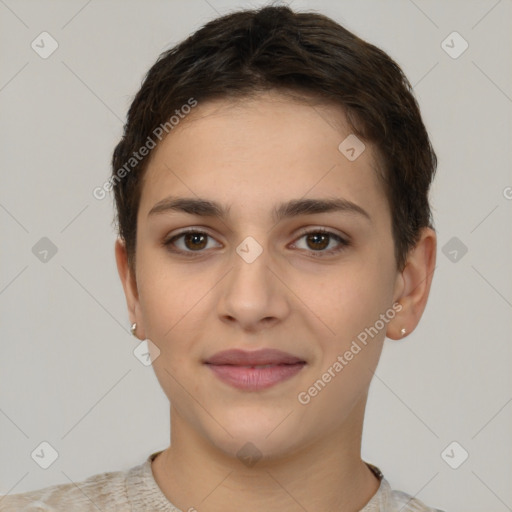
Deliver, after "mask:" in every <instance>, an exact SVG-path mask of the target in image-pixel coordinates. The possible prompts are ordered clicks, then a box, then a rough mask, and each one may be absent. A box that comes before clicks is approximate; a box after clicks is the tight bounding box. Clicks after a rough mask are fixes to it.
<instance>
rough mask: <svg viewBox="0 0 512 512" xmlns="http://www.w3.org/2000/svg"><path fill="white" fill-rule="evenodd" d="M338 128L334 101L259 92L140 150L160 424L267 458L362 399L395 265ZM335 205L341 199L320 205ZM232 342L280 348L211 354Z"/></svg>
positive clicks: (367, 155) (142, 292) (144, 304)
mask: <svg viewBox="0 0 512 512" xmlns="http://www.w3.org/2000/svg"><path fill="white" fill-rule="evenodd" d="M350 133H351V132H350V129H349V128H348V127H347V125H346V123H345V119H344V117H343V113H342V112H341V111H339V110H337V109H336V108H334V107H332V106H331V107H327V106H324V107H321V106H319V105H316V106H315V107H314V108H313V107H312V106H308V105H306V104H304V103H298V102H295V101H293V100H291V99H290V98H288V97H284V96H280V95H278V94H277V93H272V94H266V95H260V96H258V97H256V98H253V99H251V100H244V101H243V102H241V103H237V104H233V103H227V102H225V101H215V102H208V103H204V104H201V103H199V105H198V106H197V107H196V109H195V110H194V112H193V113H192V114H190V115H189V117H188V118H186V119H185V120H184V121H182V122H181V124H180V125H179V126H177V127H175V128H174V130H173V131H172V132H171V134H170V135H169V136H168V137H167V138H166V139H164V140H163V142H162V143H161V144H160V145H159V146H158V147H157V148H156V149H155V152H154V154H153V155H152V159H151V161H150V164H149V166H148V168H147V172H146V175H145V179H144V185H143V190H142V195H141V202H140V207H139V212H138V227H137V245H136V255H137V256H136V257H137V262H136V283H137V297H136V299H135V301H134V306H133V312H134V315H135V316H136V321H137V325H138V327H137V333H138V335H139V337H140V338H141V339H143V338H147V339H149V340H150V341H151V343H150V347H151V346H152V345H151V344H154V348H153V356H154V355H156V354H157V353H158V351H159V355H158V357H157V358H156V359H155V360H154V362H153V367H154V370H155V372H156V375H157V378H158V380H159V382H160V384H161V386H162V388H163V390H164V392H165V393H166V395H167V396H168V398H169V400H170V402H171V420H172V417H173V415H176V417H179V418H180V422H182V424H186V425H187V428H189V429H192V431H193V432H194V433H195V434H197V435H198V436H200V438H201V439H203V440H204V441H205V442H208V443H211V444H212V445H214V446H215V447H217V448H218V449H220V450H221V451H222V452H224V453H226V454H229V455H235V454H236V453H237V452H238V450H240V448H241V447H242V446H244V445H245V444H246V443H247V442H251V443H253V444H254V445H255V446H256V447H257V449H258V450H259V451H261V453H262V454H263V455H265V456H267V457H272V456H276V457H277V456H282V455H284V454H287V453H292V452H293V451H294V450H297V449H299V448H300V447H303V446H306V445H308V444H311V443H314V442H315V441H316V440H319V439H322V438H325V437H328V436H331V435H334V434H335V433H336V432H339V431H340V430H341V429H343V428H344V426H346V425H347V424H348V422H350V418H351V417H352V416H351V415H353V414H354V411H355V410H356V409H357V408H358V407H357V406H358V405H361V404H362V403H364V402H365V399H366V394H367V391H368V387H369V384H370V380H371V377H372V372H373V371H374V370H375V367H376V365H377V362H378V359H379V356H380V352H381V348H382V343H383V339H384V336H385V334H386V328H387V326H388V323H389V322H390V321H391V319H392V318H393V317H394V316H395V314H396V310H394V309H393V304H394V301H395V298H396V297H397V283H398V276H399V273H398V272H397V269H396V262H395V259H394V246H393V239H392V231H391V216H390V210H389V205H388V203H387V200H386V198H385V195H384V190H383V187H382V183H381V182H380V181H379V178H378V176H377V170H376V163H375V159H374V155H373V153H372V148H371V146H370V145H369V144H367V145H366V149H365V150H364V151H363V152H362V153H361V154H360V156H359V157H358V158H356V159H355V160H354V161H350V160H349V159H348V158H347V157H346V156H345V155H344V154H343V153H342V152H340V150H339V149H338V146H339V145H340V143H341V142H342V141H343V140H344V139H345V138H346V137H347V136H348V135H350ZM169 198H172V199H173V200H176V199H178V200H179V199H184V198H188V199H190V200H191V202H188V203H187V204H186V205H184V203H181V205H182V207H180V206H179V204H176V203H174V206H173V205H171V204H170V199H169ZM199 199H201V200H205V201H209V202H211V203H215V204H216V205H218V210H219V211H216V210H215V209H212V208H211V205H206V206H209V207H206V206H205V204H204V203H202V205H199V206H200V207H198V206H197V205H196V206H195V207H194V204H193V202H194V201H197V200H199ZM313 200H314V201H313ZM333 200H335V201H337V202H338V203H339V205H338V206H339V208H334V209H333V208H328V207H326V206H325V204H324V205H323V206H322V205H321V202H322V201H331V202H332V201H333ZM301 201H302V203H301ZM304 201H309V203H308V204H309V210H306V209H305V208H304V205H306V206H308V204H306V203H304ZM315 201H319V203H316V202H315ZM293 202H295V203H293ZM283 205H285V206H286V205H288V206H290V205H291V206H295V208H290V207H288V208H286V207H285V206H283ZM301 205H302V208H301ZM319 205H320V206H319ZM155 207H156V208H155ZM152 210H153V211H152ZM221 213H222V214H221ZM276 213H281V215H276ZM187 230H193V231H195V232H196V233H195V234H188V235H187V234H185V235H184V234H183V233H184V231H187ZM363 340H365V342H363ZM356 347H359V350H358V349H357V348H356ZM157 349H158V350H157ZM231 349H238V350H241V351H245V352H250V353H252V355H254V354H255V353H256V351H259V350H261V349H274V350H278V351H281V352H283V353H285V354H287V355H288V358H289V359H288V360H286V357H285V356H283V355H282V354H280V355H278V356H276V355H275V353H274V354H271V355H270V356H269V355H268V354H266V355H265V354H264V353H263V354H262V357H263V359H264V358H265V357H267V358H269V357H270V359H271V361H270V362H269V361H263V359H259V360H258V361H257V362H258V363H259V364H264V363H265V362H267V364H270V365H271V366H270V367H269V368H266V369H264V368H259V369H258V368H254V369H250V368H244V367H243V366H244V365H243V364H242V363H243V362H244V360H240V357H241V356H240V354H239V353H238V354H235V357H234V359H233V358H232V359H231V360H226V358H224V360H222V358H221V359H218V360H217V362H218V364H217V365H215V364H210V363H211V362H212V361H214V362H215V358H214V356H215V355H216V354H218V353H219V352H222V351H226V350H231ZM350 354H352V356H350ZM250 355H251V354H249V357H250ZM272 358H274V359H272ZM247 361H248V360H245V362H247ZM286 361H288V364H285V363H286ZM252 362H253V363H254V361H252ZM291 363H293V364H291ZM245 366H248V365H245ZM315 383H316V384H315ZM358 410H359V409H358ZM173 428H174V423H173V424H172V426H171V430H172V429H173Z"/></svg>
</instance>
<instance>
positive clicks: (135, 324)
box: [130, 322, 137, 336]
mask: <svg viewBox="0 0 512 512" xmlns="http://www.w3.org/2000/svg"><path fill="white" fill-rule="evenodd" d="M135 329H137V323H136V322H133V324H132V326H131V327H130V332H131V333H132V335H133V336H137V335H136V334H135Z"/></svg>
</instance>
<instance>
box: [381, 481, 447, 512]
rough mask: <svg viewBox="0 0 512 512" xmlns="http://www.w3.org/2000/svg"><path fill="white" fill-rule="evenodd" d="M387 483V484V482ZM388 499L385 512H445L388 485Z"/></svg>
mask: <svg viewBox="0 0 512 512" xmlns="http://www.w3.org/2000/svg"><path fill="white" fill-rule="evenodd" d="M386 483H387V482H386ZM388 490H389V492H388V494H387V499H385V502H386V503H385V506H384V508H382V510H383V512H384V511H385V512H399V511H400V512H444V511H443V510H440V509H438V508H432V507H429V506H428V505H426V504H425V503H423V501H421V500H419V499H418V498H415V497H413V496H411V495H410V494H407V493H406V492H403V491H398V490H391V488H390V487H389V484H388Z"/></svg>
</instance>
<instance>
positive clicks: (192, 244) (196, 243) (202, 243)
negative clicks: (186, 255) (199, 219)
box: [183, 233, 208, 251]
mask: <svg viewBox="0 0 512 512" xmlns="http://www.w3.org/2000/svg"><path fill="white" fill-rule="evenodd" d="M207 236H208V235H206V236H205V234H204V233H186V234H185V235H184V238H183V243H184V244H185V247H186V248H187V249H191V250H193V251H195V250H197V249H204V248H205V247H206V239H207Z"/></svg>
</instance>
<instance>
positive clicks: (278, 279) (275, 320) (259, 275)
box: [217, 250, 291, 332]
mask: <svg viewBox="0 0 512 512" xmlns="http://www.w3.org/2000/svg"><path fill="white" fill-rule="evenodd" d="M270 260H271V258H270V257H269V255H268V252H267V251H265V250H264V251H263V252H262V253H261V254H260V255H259V256H258V257H257V258H256V259H255V260H254V261H252V262H250V263H249V262H248V261H246V260H244V259H243V258H242V257H241V256H239V255H238V254H237V253H234V255H233V268H232V269H231V271H230V272H229V273H228V275H227V276H226V278H225V279H223V280H222V283H223V286H222V288H221V289H220V290H219V291H220V300H219V301H218V305H217V311H218V316H219V318H220V319H221V320H222V321H223V322H225V323H227V324H231V325H232V326H235V325H236V326H238V328H239V329H242V330H244V331H245V332H258V331H260V330H263V329H266V328H269V327H271V326H273V325H276V324H279V323H281V322H283V320H285V318H286V317H287V316H288V315H289V314H290V310H291V308H290V296H289V295H290V294H291V292H290V291H289V289H288V288H287V287H286V286H285V284H284V283H283V281H285V279H283V276H280V275H279V274H280V272H279V269H277V268H276V267H277V265H275V264H272V261H270Z"/></svg>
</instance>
